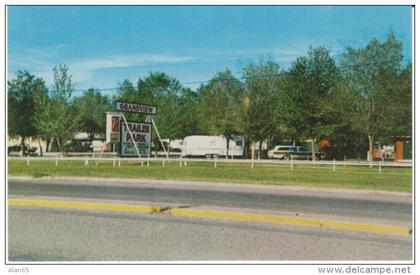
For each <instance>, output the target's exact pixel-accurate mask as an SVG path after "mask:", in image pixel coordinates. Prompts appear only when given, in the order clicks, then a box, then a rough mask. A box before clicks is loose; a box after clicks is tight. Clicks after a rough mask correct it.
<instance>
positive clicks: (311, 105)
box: [286, 47, 340, 159]
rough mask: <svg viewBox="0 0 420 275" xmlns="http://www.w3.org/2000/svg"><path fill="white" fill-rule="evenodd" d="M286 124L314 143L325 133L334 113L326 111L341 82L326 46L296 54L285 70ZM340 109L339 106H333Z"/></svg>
mask: <svg viewBox="0 0 420 275" xmlns="http://www.w3.org/2000/svg"><path fill="white" fill-rule="evenodd" d="M286 79H287V105H286V106H288V108H287V109H288V110H287V112H286V114H287V123H288V125H289V127H290V128H292V129H294V131H295V132H296V133H299V134H300V135H301V137H302V138H306V139H310V140H311V143H312V159H315V147H314V143H315V141H316V140H319V138H321V137H322V136H324V135H326V134H328V130H330V128H329V124H330V123H331V119H333V118H334V117H333V116H327V114H328V113H327V112H325V109H326V107H327V106H328V101H329V100H330V98H331V96H333V94H334V91H335V87H336V86H337V84H338V83H339V81H340V71H339V69H338V67H337V66H336V64H335V61H334V59H333V58H332V57H331V56H330V54H329V51H328V49H327V48H326V47H318V48H312V47H311V48H310V49H309V52H308V55H307V56H304V57H299V58H297V60H296V61H295V62H294V63H293V64H292V68H291V69H290V71H289V72H288V73H287V76H286ZM336 107H337V108H339V106H336Z"/></svg>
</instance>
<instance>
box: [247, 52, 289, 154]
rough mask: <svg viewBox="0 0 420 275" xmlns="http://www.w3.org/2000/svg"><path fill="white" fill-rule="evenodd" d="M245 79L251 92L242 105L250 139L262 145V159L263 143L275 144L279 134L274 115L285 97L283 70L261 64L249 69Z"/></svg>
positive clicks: (265, 62)
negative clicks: (283, 93)
mask: <svg viewBox="0 0 420 275" xmlns="http://www.w3.org/2000/svg"><path fill="white" fill-rule="evenodd" d="M244 77H245V87H246V92H247V98H246V99H245V100H244V101H243V102H242V103H243V104H244V106H245V108H246V110H245V123H244V128H245V133H246V135H247V136H248V138H249V139H250V140H251V141H252V142H258V143H259V152H260V154H259V155H258V157H260V156H261V151H262V144H263V142H264V141H270V140H272V139H273V137H274V136H276V133H277V131H278V130H279V127H278V125H276V123H275V121H276V116H275V115H274V114H275V110H276V109H277V108H278V107H279V105H278V103H279V102H280V100H279V97H280V96H281V93H282V91H281V90H280V85H279V84H280V78H281V76H280V72H279V66H278V64H276V63H274V62H273V61H264V60H261V61H260V62H259V63H258V64H249V65H248V66H246V67H245V69H244ZM269 143H270V142H269Z"/></svg>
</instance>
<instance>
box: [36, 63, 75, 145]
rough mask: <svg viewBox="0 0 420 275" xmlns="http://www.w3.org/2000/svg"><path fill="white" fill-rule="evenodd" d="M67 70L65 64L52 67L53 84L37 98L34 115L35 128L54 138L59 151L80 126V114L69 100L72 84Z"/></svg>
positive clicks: (72, 88)
mask: <svg viewBox="0 0 420 275" xmlns="http://www.w3.org/2000/svg"><path fill="white" fill-rule="evenodd" d="M68 71H69V69H68V67H67V66H65V65H64V66H61V65H60V66H59V67H54V69H53V72H54V84H53V86H52V88H51V90H50V92H49V94H48V96H43V97H41V98H40V99H39V101H38V106H40V107H39V110H38V111H37V113H36V116H35V121H36V126H37V129H39V131H40V132H41V133H43V134H44V135H46V136H49V137H53V138H55V140H56V142H57V144H58V149H59V150H60V151H63V145H64V144H65V143H66V142H67V141H69V140H70V139H71V138H72V137H73V136H74V134H75V133H76V132H77V131H78V130H79V127H80V116H79V114H78V112H77V110H76V108H75V106H74V105H72V104H71V102H70V99H71V95H72V92H73V90H74V86H73V83H72V79H71V75H70V74H69V72H68Z"/></svg>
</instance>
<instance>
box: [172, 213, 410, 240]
mask: <svg viewBox="0 0 420 275" xmlns="http://www.w3.org/2000/svg"><path fill="white" fill-rule="evenodd" d="M169 212H170V214H171V215H173V216H184V217H194V218H208V219H226V220H235V221H244V222H262V223H274V224H286V225H297V226H308V227H318V228H324V229H334V230H346V231H362V232H368V233H373V234H381V235H397V236H405V237H406V236H410V234H411V230H410V229H408V228H404V227H397V226H389V225H379V224H362V223H350V222H342V221H335V220H320V219H308V218H302V217H288V216H275V215H261V214H245V213H235V212H225V211H214V210H205V209H203V210H201V209H171V210H169Z"/></svg>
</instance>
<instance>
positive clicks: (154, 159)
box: [8, 155, 413, 172]
mask: <svg viewBox="0 0 420 275" xmlns="http://www.w3.org/2000/svg"><path fill="white" fill-rule="evenodd" d="M8 159H9V160H23V161H26V163H27V165H29V164H30V162H32V161H54V162H55V165H58V164H59V162H61V161H80V162H83V163H84V164H85V165H89V163H95V164H96V165H98V163H99V162H112V163H113V165H114V166H116V165H117V164H118V165H119V166H120V165H121V162H131V163H133V162H136V163H140V164H141V165H144V164H146V165H150V163H152V162H153V163H156V162H159V163H161V164H162V166H165V164H167V163H178V162H179V166H187V164H188V163H189V162H204V163H212V164H213V165H214V167H217V165H218V164H222V163H231V164H240V163H241V164H248V165H250V166H251V168H254V165H256V164H266V165H267V164H269V165H288V166H290V169H291V170H293V167H294V165H323V166H331V167H332V169H333V170H334V171H335V169H336V167H339V166H344V167H346V166H359V167H360V166H365V167H377V168H378V169H379V172H381V169H382V168H383V167H409V168H411V167H412V166H413V164H412V162H411V161H403V162H386V161H375V162H367V161H336V160H328V161H327V160H320V161H311V160H293V159H291V160H266V159H263V160H256V159H255V160H254V159H224V158H219V159H200V158H181V157H179V158H170V159H167V158H163V157H150V158H149V157H143V158H141V159H138V158H119V157H117V156H115V155H111V156H108V157H101V156H95V155H91V156H87V155H85V156H84V157H82V156H73V157H63V156H58V155H56V156H45V157H30V156H26V157H8Z"/></svg>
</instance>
